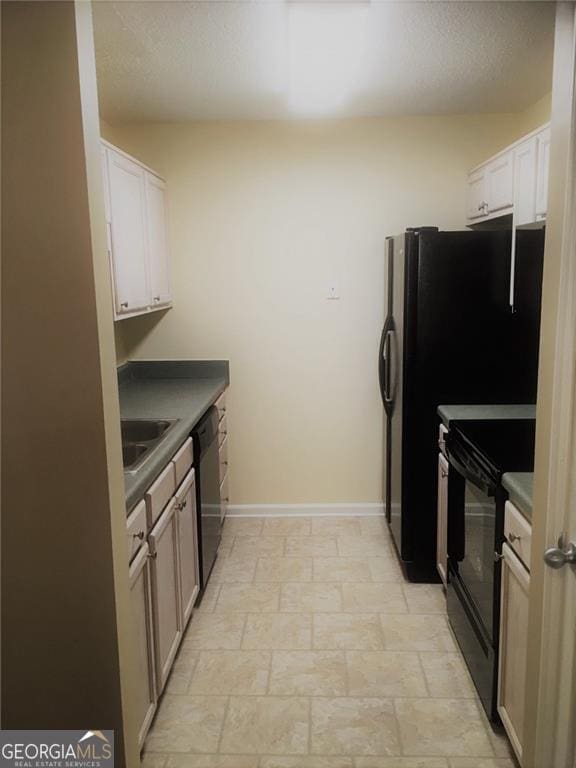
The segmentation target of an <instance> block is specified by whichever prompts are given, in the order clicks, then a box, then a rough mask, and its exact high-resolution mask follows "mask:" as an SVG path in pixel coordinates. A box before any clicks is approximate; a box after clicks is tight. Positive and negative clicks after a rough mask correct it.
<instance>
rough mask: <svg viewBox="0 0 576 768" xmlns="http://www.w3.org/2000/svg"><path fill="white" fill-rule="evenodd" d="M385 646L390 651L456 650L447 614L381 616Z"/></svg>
mask: <svg viewBox="0 0 576 768" xmlns="http://www.w3.org/2000/svg"><path fill="white" fill-rule="evenodd" d="M381 621H382V632H383V634H384V646H385V648H386V649H387V650H389V651H455V650H456V643H455V642H454V639H453V637H452V633H451V632H450V629H449V628H448V622H447V619H446V617H445V616H434V615H432V616H417V615H412V614H407V615H403V616H397V615H396V616H395V615H393V614H387V615H383V616H381Z"/></svg>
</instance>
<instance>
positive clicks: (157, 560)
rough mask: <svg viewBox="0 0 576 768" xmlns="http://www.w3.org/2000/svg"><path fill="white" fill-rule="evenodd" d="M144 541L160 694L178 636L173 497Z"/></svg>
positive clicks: (177, 642) (176, 555)
mask: <svg viewBox="0 0 576 768" xmlns="http://www.w3.org/2000/svg"><path fill="white" fill-rule="evenodd" d="M148 540H149V542H150V554H151V556H152V595H153V603H152V607H153V616H154V640H155V647H156V683H157V688H158V693H159V694H160V693H162V690H163V688H164V685H165V684H166V680H167V679H168V675H169V674H170V668H171V666H172V662H173V661H174V657H175V656H176V651H177V650H178V645H179V644H180V639H181V637H182V621H181V616H180V576H179V563H178V518H177V516H176V499H172V500H171V501H170V503H169V504H168V506H167V507H166V509H165V510H164V512H163V513H162V514H161V515H160V518H159V520H158V522H157V523H156V525H155V526H154V528H153V530H152V532H151V534H150V536H149V539H148Z"/></svg>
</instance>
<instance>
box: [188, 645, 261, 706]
mask: <svg viewBox="0 0 576 768" xmlns="http://www.w3.org/2000/svg"><path fill="white" fill-rule="evenodd" d="M269 669H270V652H269V651H200V657H199V659H198V662H197V663H196V668H195V670H194V674H193V675H192V680H191V682H190V686H189V689H188V691H189V693H190V694H204V695H214V694H216V695H226V696H228V695H231V694H237V695H242V694H244V695H259V694H265V693H266V690H267V686H268V673H269Z"/></svg>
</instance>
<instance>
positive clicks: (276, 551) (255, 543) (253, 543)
mask: <svg viewBox="0 0 576 768" xmlns="http://www.w3.org/2000/svg"><path fill="white" fill-rule="evenodd" d="M283 554H284V537H283V536H236V537H235V538H234V544H233V546H232V555H238V556H240V557H250V556H253V557H280V555H283Z"/></svg>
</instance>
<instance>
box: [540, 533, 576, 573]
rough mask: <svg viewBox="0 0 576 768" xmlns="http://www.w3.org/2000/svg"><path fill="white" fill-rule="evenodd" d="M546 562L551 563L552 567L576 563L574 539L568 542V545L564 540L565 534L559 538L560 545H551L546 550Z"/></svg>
mask: <svg viewBox="0 0 576 768" xmlns="http://www.w3.org/2000/svg"><path fill="white" fill-rule="evenodd" d="M544 562H545V563H546V565H549V566H550V568H562V566H563V565H566V564H567V563H569V564H570V565H576V544H574V542H573V541H570V542H568V545H566V543H565V541H564V534H562V536H560V538H559V539H558V546H557V547H551V548H550V549H547V550H546V552H544Z"/></svg>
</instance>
